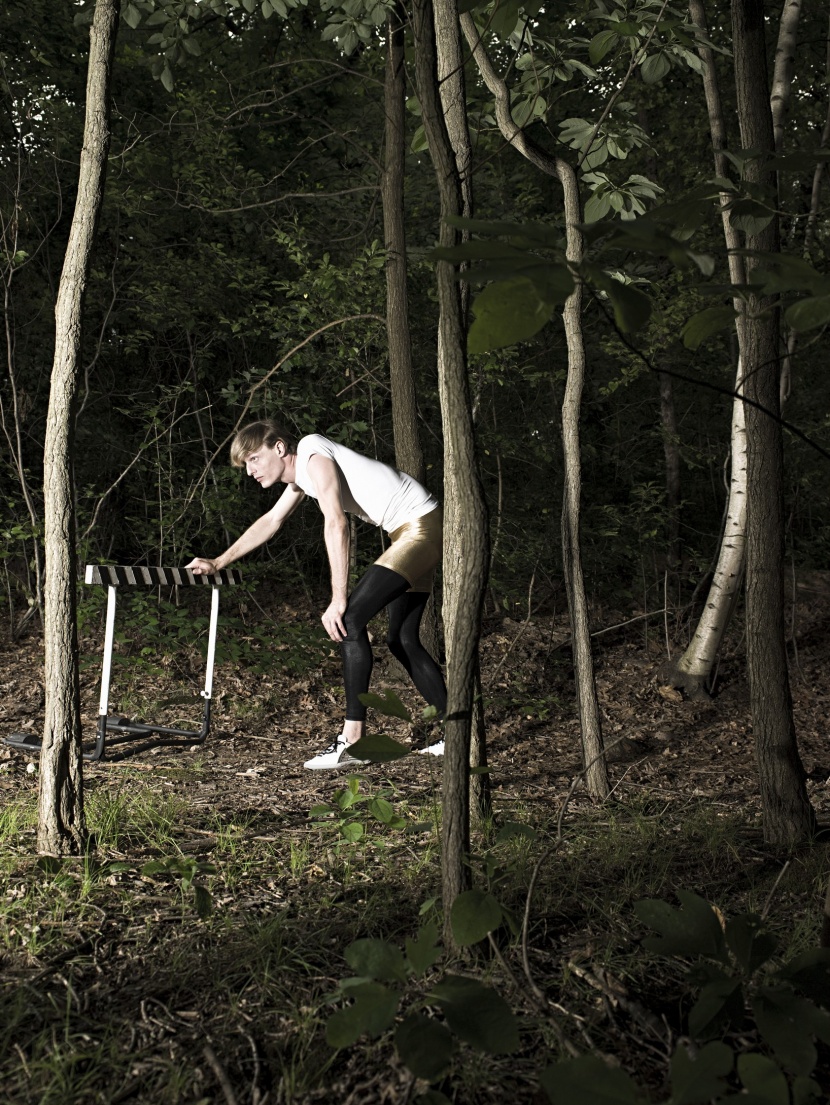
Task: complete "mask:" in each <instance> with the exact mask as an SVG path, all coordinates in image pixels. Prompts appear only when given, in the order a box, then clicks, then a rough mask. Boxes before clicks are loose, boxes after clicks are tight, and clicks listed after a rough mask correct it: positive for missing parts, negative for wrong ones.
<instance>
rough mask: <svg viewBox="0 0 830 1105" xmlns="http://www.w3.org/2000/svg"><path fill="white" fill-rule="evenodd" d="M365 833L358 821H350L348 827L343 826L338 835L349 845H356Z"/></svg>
mask: <svg viewBox="0 0 830 1105" xmlns="http://www.w3.org/2000/svg"><path fill="white" fill-rule="evenodd" d="M365 832H366V829H365V827H364V826H363V825H361V824H360V822H359V821H350V822H349V823H348V825H343V826H341V828H340V835H341V836H342V837H343V839H344V840H348V842H349V843H350V844H357V842H358V840H360V838H361V837H362V836H363V834H364V833H365Z"/></svg>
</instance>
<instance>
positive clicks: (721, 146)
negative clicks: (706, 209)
mask: <svg viewBox="0 0 830 1105" xmlns="http://www.w3.org/2000/svg"><path fill="white" fill-rule="evenodd" d="M689 14H690V15H691V17H692V22H693V23H695V24H696V25H697V26H698V27H700V29H701V30H702V31H703V33H704V34H705V35H707V37H708V30H707V25H706V12H705V10H704V7H703V0H689ZM698 52H699V54H700V57H701V60H702V61H703V62H704V64H705V66H706V68H705V70H704V73H703V91H704V95H705V97H706V109H707V113H708V116H709V132H710V134H711V136H712V146H713V149H714V162H715V173H716V175H717V176H719V177H722V178H724V179H726V178H728V175H729V163H728V161H727V158H726V155H725V153H724V151H725V150H726V148H727V141H726V123H725V120H724V115H723V107H722V104H721V98H720V89H719V87H718V78H717V70H716V68H715V55H714V51H713V50H712V48H711V47H710V46H706V45H701V46H700V47H699V50H698ZM731 200H732V197H731V195H730V194H729V193H728V192H721V194H720V210H721V222H722V225H723V238H724V244H725V245H726V249H727V257H728V264H729V278H730V280H731V281H732V283H733V284H744V283H745V282H746V272H745V269H744V258H743V255H742V253H741V248H742V245H743V243H742V242H741V239H740V235H739V234H738V231H737V230H736V229H735V228H734V227H733V226H732V223H731V222H730V219H729V204H730V203H731ZM733 306H734V307H735V310H736V311H738V312H740V310H741V301H740V300H739V299H738V298H737V297H736V298H735V299H734V300H733ZM736 330H737V340H738V351H739V353H738V368H737V373H736V379H735V392H736V398H735V399H734V400H733V403H732V424H731V435H730V465H731V471H730V477H729V497H728V500H727V504H726V522H725V525H724V530H723V534H722V536H721V543H720V548H719V551H718V559H717V564H716V566H715V571H714V575H713V577H712V583H711V585H710V588H709V594H708V596H707V599H706V604H705V606H704V608H703V614H702V615H701V617H700V619H699V621H698V624H697V626H696V628H695V632H694V634H693V635H692V639H691V641H690V642H689V644H688V646H687V648H686V650H685V651H684V652H683V654H682V655H681V656H679V657H678V658H677V659H675V660H672V661H671V662H670V663H668V664H665V665H664V666H663V668H662V669H661V671H660V679H661V680H662V681H663V682H665V683H670V684H672V685H673V686H677V687H683V689H684V690H685V691H686V692H687V693H688V694H689V695H691V696H692V697H695V696H698V695H701V696H704V697H705V694H706V690H707V689H708V688H709V687H711V683H712V677H713V672H714V670H715V664H716V662H717V658H718V653H719V651H720V646H721V642H722V641H723V636H724V633H725V632H726V629H727V626H728V625H729V621H730V619H731V617H732V613H733V611H734V609H735V604H736V603H737V600H738V596H739V594H740V589H741V583H742V581H743V576H744V555H745V545H746V505H747V466H746V422H745V419H744V404H743V400H742V399H741V398H740V395H741V387H742V384H743V357H742V350H743V344H744V333H743V327H742V322H741V319H740V316H739V319H738V322H737V323H736Z"/></svg>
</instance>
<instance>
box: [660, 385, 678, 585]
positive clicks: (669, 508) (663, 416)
mask: <svg viewBox="0 0 830 1105" xmlns="http://www.w3.org/2000/svg"><path fill="white" fill-rule="evenodd" d="M658 380H659V384H660V427H661V429H662V431H663V456H664V458H665V461H666V514H667V515H668V522H669V524H668V533H667V535H666V538H667V540H666V544H667V546H668V555H667V558H666V567H667V568H668V570H669V571H670V572H672V573H674V572H677V570H678V568H679V567H680V560H681V549H680V449H679V448H678V444H677V443H678V434H677V414H676V412H675V409H674V388H673V387H672V378H671V376H669V375H668V374H667V373H665V372H659V373H658Z"/></svg>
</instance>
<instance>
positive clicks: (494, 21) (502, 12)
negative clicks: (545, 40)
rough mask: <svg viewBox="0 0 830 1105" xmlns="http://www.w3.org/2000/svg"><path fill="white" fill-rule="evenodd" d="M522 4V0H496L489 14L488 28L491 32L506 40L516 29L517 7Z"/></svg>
mask: <svg viewBox="0 0 830 1105" xmlns="http://www.w3.org/2000/svg"><path fill="white" fill-rule="evenodd" d="M523 6H524V4H523V0H498V2H497V4H496V5H495V10H494V11H493V13H492V15H491V16H490V30H491V31H492V32H493V34H496V35H498V36H499V38H500V39H502V40H503V41H506V40H507V39H508V38H509V37H510V36H511V35H512V34H513V32H514V31H515V30H516V24H517V23H518V21H519V8H520V7H523Z"/></svg>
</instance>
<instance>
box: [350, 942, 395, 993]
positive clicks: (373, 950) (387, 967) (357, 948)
mask: <svg viewBox="0 0 830 1105" xmlns="http://www.w3.org/2000/svg"><path fill="white" fill-rule="evenodd" d="M345 959H346V962H347V963H348V964H349V966H350V967H351V968H352V970H353V971H355V973H356V974H359V975H361V976H362V977H364V978H373V979H375V980H377V981H380V982H403V981H404V980H405V979H406V974H407V971H406V962H405V960H404V957H403V952H402V951H401V949H400V948H396V947H395V945H394V944H389V943H387V941H386V940H377V939H370V938H367V939H364V940H354V941H353V942H352V943H351V944H349V946H348V948H346V953H345Z"/></svg>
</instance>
